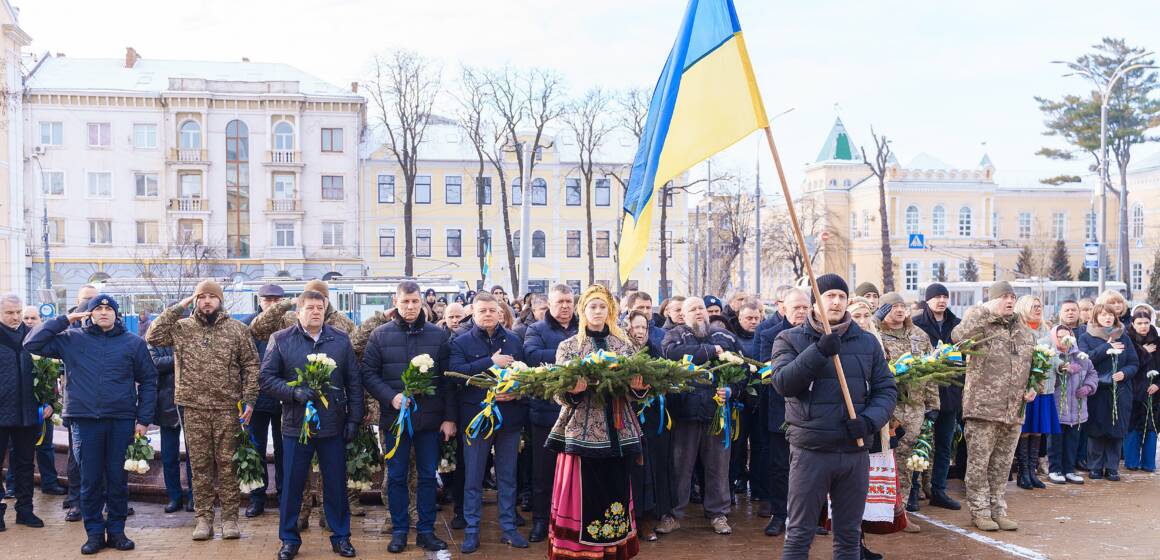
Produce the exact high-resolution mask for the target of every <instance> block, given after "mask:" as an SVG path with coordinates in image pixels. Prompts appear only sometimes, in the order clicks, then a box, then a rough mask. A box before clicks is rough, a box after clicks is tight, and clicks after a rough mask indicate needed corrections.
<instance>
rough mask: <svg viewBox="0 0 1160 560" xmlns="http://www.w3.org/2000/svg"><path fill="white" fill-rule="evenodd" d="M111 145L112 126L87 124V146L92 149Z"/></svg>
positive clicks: (105, 123)
mask: <svg viewBox="0 0 1160 560" xmlns="http://www.w3.org/2000/svg"><path fill="white" fill-rule="evenodd" d="M112 143H113V132H112V125H110V124H109V123H107V122H104V123H89V146H90V147H93V148H107V147H109V146H110V145H112Z"/></svg>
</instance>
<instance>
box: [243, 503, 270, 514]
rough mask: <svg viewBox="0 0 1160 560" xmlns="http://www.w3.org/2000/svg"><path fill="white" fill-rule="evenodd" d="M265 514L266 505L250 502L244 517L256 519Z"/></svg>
mask: <svg viewBox="0 0 1160 560" xmlns="http://www.w3.org/2000/svg"><path fill="white" fill-rule="evenodd" d="M265 512H266V504H265V503H263V502H260V501H258V500H253V501H251V502H250V507H248V508H246V517H257V516H259V515H262V514H263V513H265Z"/></svg>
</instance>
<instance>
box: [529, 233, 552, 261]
mask: <svg viewBox="0 0 1160 560" xmlns="http://www.w3.org/2000/svg"><path fill="white" fill-rule="evenodd" d="M547 252H548V243H547V240H546V239H545V237H544V232H542V231H540V230H536V231H533V232H532V256H533V257H539V258H541V259H542V258H544V256H545V255H546V254H547Z"/></svg>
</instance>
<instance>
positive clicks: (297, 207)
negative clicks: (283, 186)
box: [266, 198, 302, 212]
mask: <svg viewBox="0 0 1160 560" xmlns="http://www.w3.org/2000/svg"><path fill="white" fill-rule="evenodd" d="M266 211H267V212H301V211H302V201H301V200H299V199H297V198H271V199H269V200H268V201H266Z"/></svg>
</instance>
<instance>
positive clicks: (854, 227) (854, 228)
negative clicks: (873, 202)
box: [850, 212, 862, 239]
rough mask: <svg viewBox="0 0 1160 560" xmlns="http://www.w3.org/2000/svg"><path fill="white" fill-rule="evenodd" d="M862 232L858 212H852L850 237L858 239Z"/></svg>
mask: <svg viewBox="0 0 1160 560" xmlns="http://www.w3.org/2000/svg"><path fill="white" fill-rule="evenodd" d="M861 234H862V231H861V230H859V229H858V214H856V213H854V212H850V239H858V238H859V237H861V236H862V235H861Z"/></svg>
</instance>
